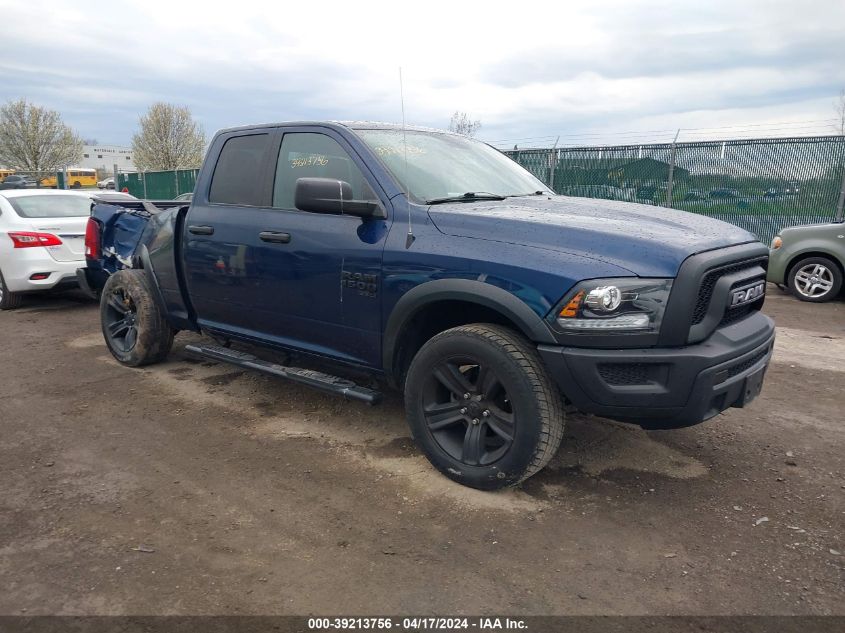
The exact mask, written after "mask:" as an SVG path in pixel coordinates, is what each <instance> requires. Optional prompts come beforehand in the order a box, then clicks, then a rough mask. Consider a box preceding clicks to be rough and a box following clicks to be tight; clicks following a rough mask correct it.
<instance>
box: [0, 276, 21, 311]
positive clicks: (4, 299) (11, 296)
mask: <svg viewBox="0 0 845 633" xmlns="http://www.w3.org/2000/svg"><path fill="white" fill-rule="evenodd" d="M22 302H23V293H20V292H12V291H11V290H9V288H8V287H7V286H6V280H5V279H3V273H2V272H0V310H14V309H15V308H20V307H21V303H22Z"/></svg>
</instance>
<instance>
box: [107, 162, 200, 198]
mask: <svg viewBox="0 0 845 633" xmlns="http://www.w3.org/2000/svg"><path fill="white" fill-rule="evenodd" d="M198 174H199V169H177V170H174V171H145V172H144V171H137V172H128V173H123V172H122V173H120V174H118V178H117V183H116V189H117V191H123V189H124V188H126V189H128V190H129V193H131V194H132V195H133V196H135V197H137V198H146V199H148V200H173V199H174V198H175V197H176V196H179V195H181V194H183V193H192V192H193V191H194V185H196V182H197V175H198Z"/></svg>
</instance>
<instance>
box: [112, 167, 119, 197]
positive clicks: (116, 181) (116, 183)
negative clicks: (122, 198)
mask: <svg viewBox="0 0 845 633" xmlns="http://www.w3.org/2000/svg"><path fill="white" fill-rule="evenodd" d="M112 178H114V190H115V191H120V175H119V174H118V171H117V163H115V164H114V165H112Z"/></svg>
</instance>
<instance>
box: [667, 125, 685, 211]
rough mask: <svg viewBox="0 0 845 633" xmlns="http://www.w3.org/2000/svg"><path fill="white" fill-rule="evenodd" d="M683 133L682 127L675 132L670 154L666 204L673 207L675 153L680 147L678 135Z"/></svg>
mask: <svg viewBox="0 0 845 633" xmlns="http://www.w3.org/2000/svg"><path fill="white" fill-rule="evenodd" d="M680 133H681V130H680V128H679V129H678V131H677V132H675V140H674V141H672V151H671V152H670V154H669V182H668V184H667V185H666V206H667V207H668V208H669V209H671V208H672V187H673V186H674V184H675V154H676V152H677V149H678V135H679V134H680Z"/></svg>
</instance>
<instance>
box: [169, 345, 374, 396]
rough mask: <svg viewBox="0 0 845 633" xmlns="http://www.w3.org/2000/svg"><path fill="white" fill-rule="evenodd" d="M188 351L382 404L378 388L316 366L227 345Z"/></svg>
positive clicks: (207, 346) (330, 391)
mask: <svg viewBox="0 0 845 633" xmlns="http://www.w3.org/2000/svg"><path fill="white" fill-rule="evenodd" d="M185 351H187V352H190V353H191V354H196V355H197V356H202V357H203V358H208V359H211V360H218V361H222V362H224V363H231V364H232V365H237V366H238V367H243V368H245V369H254V370H256V371H260V372H263V373H265V374H270V375H271V376H278V377H279V378H287V379H288V380H292V381H293V382H298V383H301V384H303V385H308V386H309V387H314V388H316V389H321V390H323V391H328V392H329V393H333V394H336V395H339V396H343V397H345V398H350V399H352V400H360V401H361V402H366V403H367V404H378V403H379V402H381V393H379V392H378V391H373V390H372V389H367V388H366V387H361V386H359V385H356V384H355V383H354V382H352V381H351V380H346V379H345V378H340V377H339V376H332V375H330V374H324V373H322V372H319V371H314V370H313V369H302V368H301V367H285V366H284V365H278V364H276V363H271V362H269V361H266V360H261V359H260V358H257V357H256V356H253V355H252V354H247V353H246V352H239V351H237V350H233V349H227V348H225V347H220V346H219V345H186V346H185Z"/></svg>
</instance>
